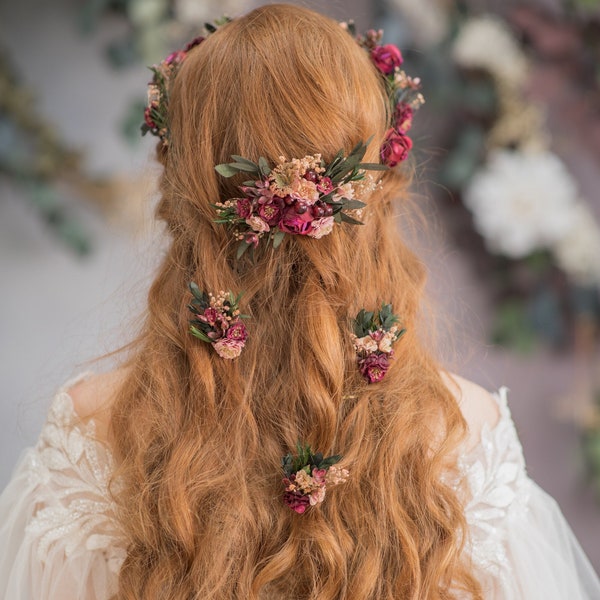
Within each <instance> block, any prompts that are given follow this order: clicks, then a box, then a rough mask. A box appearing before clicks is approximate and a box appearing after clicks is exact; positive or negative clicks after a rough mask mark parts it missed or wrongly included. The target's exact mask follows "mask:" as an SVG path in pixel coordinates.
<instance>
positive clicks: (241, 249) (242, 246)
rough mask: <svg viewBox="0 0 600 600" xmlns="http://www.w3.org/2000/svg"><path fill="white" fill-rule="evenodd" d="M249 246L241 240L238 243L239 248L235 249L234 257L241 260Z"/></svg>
mask: <svg viewBox="0 0 600 600" xmlns="http://www.w3.org/2000/svg"><path fill="white" fill-rule="evenodd" d="M250 246H251V244H248V243H246V240H242V241H241V242H240V243H239V246H238V247H237V252H236V253H235V257H236V258H237V259H238V260H239V259H240V258H242V256H244V253H245V252H246V250H248V248H249V247H250Z"/></svg>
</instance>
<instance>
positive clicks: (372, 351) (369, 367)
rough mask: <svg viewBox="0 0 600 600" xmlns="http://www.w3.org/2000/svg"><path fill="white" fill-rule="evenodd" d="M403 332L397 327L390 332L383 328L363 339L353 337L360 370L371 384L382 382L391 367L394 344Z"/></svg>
mask: <svg viewBox="0 0 600 600" xmlns="http://www.w3.org/2000/svg"><path fill="white" fill-rule="evenodd" d="M400 335H401V332H400V331H399V330H398V327H396V326H395V325H394V326H393V327H391V328H390V329H389V330H384V329H383V328H379V329H376V330H374V331H370V332H369V333H368V334H367V335H365V336H363V337H360V338H359V337H356V336H353V342H354V349H355V350H356V353H357V355H358V368H359V370H360V372H361V375H362V376H363V377H364V378H365V379H366V380H367V381H368V382H369V383H377V382H378V381H381V380H382V379H383V378H384V377H385V374H386V373H387V371H388V369H389V367H390V359H391V358H392V357H393V355H394V351H393V349H392V344H393V343H394V342H395V341H396V340H397V339H398V338H399V336H400Z"/></svg>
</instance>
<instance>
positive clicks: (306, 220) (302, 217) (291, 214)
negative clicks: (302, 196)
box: [278, 206, 313, 235]
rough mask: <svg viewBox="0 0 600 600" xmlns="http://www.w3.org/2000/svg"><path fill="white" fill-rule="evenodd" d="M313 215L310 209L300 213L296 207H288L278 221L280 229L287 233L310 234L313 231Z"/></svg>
mask: <svg viewBox="0 0 600 600" xmlns="http://www.w3.org/2000/svg"><path fill="white" fill-rule="evenodd" d="M312 223H313V217H312V215H311V214H310V211H308V210H307V211H305V212H303V213H301V214H298V213H297V212H296V210H295V209H294V207H291V206H290V207H288V208H287V209H286V211H285V212H284V213H283V216H282V217H281V220H280V221H279V223H278V227H279V229H281V231H283V232H285V233H293V234H298V235H308V234H309V233H310V232H311V231H312Z"/></svg>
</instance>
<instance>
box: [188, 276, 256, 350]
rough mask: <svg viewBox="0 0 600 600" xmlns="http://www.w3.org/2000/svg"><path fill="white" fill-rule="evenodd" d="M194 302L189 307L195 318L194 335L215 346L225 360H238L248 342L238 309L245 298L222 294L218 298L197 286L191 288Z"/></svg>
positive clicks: (191, 328) (193, 320)
mask: <svg viewBox="0 0 600 600" xmlns="http://www.w3.org/2000/svg"><path fill="white" fill-rule="evenodd" d="M189 288H190V291H191V292H192V302H191V304H189V305H188V308H189V310H190V312H191V313H192V315H193V318H192V319H190V333H191V334H192V335H193V336H194V337H197V338H198V339H200V340H202V341H203V342H207V343H209V344H212V347H213V348H214V349H215V350H216V352H217V354H218V355H219V356H220V357H221V358H229V359H231V358H237V357H238V356H239V355H240V353H241V352H242V349H243V348H244V346H245V344H246V340H247V339H248V332H247V330H246V326H245V325H244V323H243V322H242V319H247V318H248V316H247V315H242V314H240V311H239V308H238V305H239V302H240V299H241V297H242V295H241V294H239V295H238V296H237V297H236V296H234V295H233V294H232V293H231V292H227V293H226V292H219V293H218V294H217V295H216V296H213V294H210V293H209V294H207V293H205V292H202V291H200V288H199V287H198V286H197V285H196V284H195V283H193V282H192V283H190V284H189Z"/></svg>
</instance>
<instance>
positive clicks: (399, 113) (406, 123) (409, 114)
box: [394, 102, 414, 133]
mask: <svg viewBox="0 0 600 600" xmlns="http://www.w3.org/2000/svg"><path fill="white" fill-rule="evenodd" d="M413 114H414V111H413V109H412V108H411V106H410V105H409V104H406V103H404V102H401V103H400V104H398V106H396V110H395V112H394V129H396V131H399V132H400V133H406V132H407V131H408V130H409V129H410V128H411V126H412V119H413Z"/></svg>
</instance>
